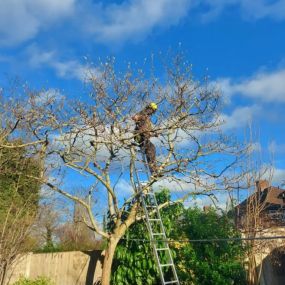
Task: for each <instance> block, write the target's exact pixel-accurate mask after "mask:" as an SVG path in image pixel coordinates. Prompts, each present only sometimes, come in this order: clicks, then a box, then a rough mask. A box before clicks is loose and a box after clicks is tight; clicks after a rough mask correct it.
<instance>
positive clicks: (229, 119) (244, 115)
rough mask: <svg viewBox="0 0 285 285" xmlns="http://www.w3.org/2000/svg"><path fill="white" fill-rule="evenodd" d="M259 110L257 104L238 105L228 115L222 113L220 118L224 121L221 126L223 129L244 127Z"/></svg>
mask: <svg viewBox="0 0 285 285" xmlns="http://www.w3.org/2000/svg"><path fill="white" fill-rule="evenodd" d="M260 112H261V108H260V107H259V106H257V105H252V106H245V107H238V108H236V109H235V110H233V112H232V113H231V114H230V115H227V114H222V115H221V117H220V120H221V121H222V122H224V124H223V125H222V126H221V128H222V129H223V130H224V131H228V130H232V129H237V128H241V127H245V126H246V125H248V124H249V123H251V122H252V118H253V117H255V116H257V115H258V114H259V113H260Z"/></svg>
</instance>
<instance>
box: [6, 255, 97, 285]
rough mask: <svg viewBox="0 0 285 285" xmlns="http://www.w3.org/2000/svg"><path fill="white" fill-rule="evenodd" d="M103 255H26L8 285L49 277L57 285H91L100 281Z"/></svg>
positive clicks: (12, 273) (14, 270)
mask: <svg viewBox="0 0 285 285" xmlns="http://www.w3.org/2000/svg"><path fill="white" fill-rule="evenodd" d="M101 253H102V251H99V250H96V251H88V252H80V251H71V252H60V253H37V254H33V253H29V254H27V255H25V256H23V257H21V258H19V259H18V260H17V262H16V263H15V265H14V267H13V270H12V272H10V273H9V274H8V276H9V281H8V283H7V285H10V284H13V282H15V281H16V280H18V279H19V277H20V276H24V277H27V278H31V279H34V278H36V277H38V276H46V277H49V278H50V279H51V280H52V281H54V282H55V284H56V285H93V284H96V282H98V281H99V280H100V279H101V274H102V258H101Z"/></svg>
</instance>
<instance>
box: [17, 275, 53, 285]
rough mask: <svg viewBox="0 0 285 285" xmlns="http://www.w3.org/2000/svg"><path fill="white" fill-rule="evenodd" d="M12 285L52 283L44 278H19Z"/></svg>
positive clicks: (51, 284) (43, 284)
mask: <svg viewBox="0 0 285 285" xmlns="http://www.w3.org/2000/svg"><path fill="white" fill-rule="evenodd" d="M13 285H54V283H53V282H52V281H51V280H50V279H48V278H46V277H38V278H37V279H33V280H31V279H28V278H20V279H19V280H18V281H17V282H15V283H14V284H13Z"/></svg>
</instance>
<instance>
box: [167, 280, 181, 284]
mask: <svg viewBox="0 0 285 285" xmlns="http://www.w3.org/2000/svg"><path fill="white" fill-rule="evenodd" d="M174 283H179V281H178V280H172V281H166V282H164V284H174Z"/></svg>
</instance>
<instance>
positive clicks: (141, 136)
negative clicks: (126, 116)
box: [132, 103, 157, 176]
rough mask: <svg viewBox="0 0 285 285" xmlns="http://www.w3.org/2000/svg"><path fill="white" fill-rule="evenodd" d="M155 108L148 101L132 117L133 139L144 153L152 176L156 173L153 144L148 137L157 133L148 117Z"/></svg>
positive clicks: (153, 104)
mask: <svg viewBox="0 0 285 285" xmlns="http://www.w3.org/2000/svg"><path fill="white" fill-rule="evenodd" d="M156 110H157V104H155V103H150V104H149V105H148V106H146V107H145V108H144V109H143V110H142V111H140V112H139V113H137V114H136V115H134V116H133V117H132V119H133V120H134V121H135V123H136V127H135V132H134V134H135V141H136V142H137V143H138V144H139V146H140V148H141V150H142V152H143V153H144V154H145V156H146V159H147V162H148V166H149V170H150V172H151V174H152V175H154V176H156V174H157V165H156V155H155V146H154V144H153V143H152V142H151V141H150V138H151V137H153V136H157V134H156V133H155V132H154V131H153V126H152V123H151V119H150V118H151V116H152V115H153V114H154V113H155V112H156Z"/></svg>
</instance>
